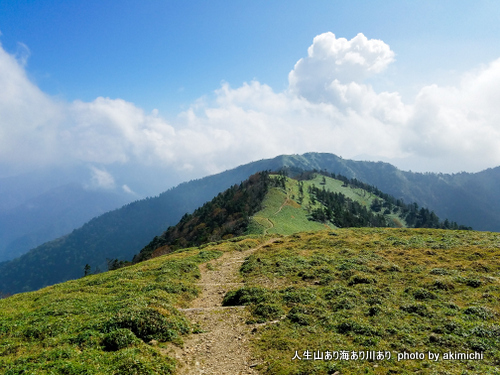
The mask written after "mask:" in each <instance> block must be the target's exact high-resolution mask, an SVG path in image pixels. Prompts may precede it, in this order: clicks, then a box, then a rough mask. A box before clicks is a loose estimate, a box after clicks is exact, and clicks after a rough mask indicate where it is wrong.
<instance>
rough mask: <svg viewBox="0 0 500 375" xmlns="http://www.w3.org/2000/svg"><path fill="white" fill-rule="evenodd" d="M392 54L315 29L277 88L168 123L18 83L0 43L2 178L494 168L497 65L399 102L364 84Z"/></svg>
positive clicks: (126, 106) (98, 180)
mask: <svg viewBox="0 0 500 375" xmlns="http://www.w3.org/2000/svg"><path fill="white" fill-rule="evenodd" d="M26 50H27V47H26ZM394 56H395V54H394V52H393V51H392V50H391V49H390V47H389V46H388V45H387V44H386V43H384V42H383V41H381V40H373V39H368V38H367V37H365V36H364V35H363V34H358V35H357V36H355V37H354V38H353V39H351V40H347V39H344V38H337V37H336V36H335V35H334V34H333V33H324V34H321V35H318V36H316V37H315V38H314V40H313V43H312V45H311V46H310V47H309V48H308V51H307V56H306V57H304V58H302V59H300V60H299V61H298V62H297V63H296V64H295V66H294V68H293V70H292V71H291V72H290V73H289V74H288V79H289V87H288V89H287V90H284V91H282V92H275V91H274V90H273V89H272V88H271V87H269V86H267V85H265V84H264V83H260V82H258V81H252V82H249V83H245V84H243V85H242V86H240V87H237V88H232V87H230V85H229V84H227V83H223V84H222V85H221V87H220V88H219V89H217V90H216V91H215V92H214V93H213V94H212V95H209V96H207V97H204V98H201V99H199V100H198V101H196V102H195V103H193V104H192V105H191V107H190V108H189V109H188V110H186V111H185V112H182V113H180V114H178V116H177V119H176V120H175V121H173V122H172V123H168V122H167V121H165V120H164V119H163V118H162V117H161V116H160V115H159V114H158V112H157V111H153V112H152V113H145V111H144V110H142V109H141V108H138V107H137V106H135V105H134V104H133V103H130V102H127V101H125V100H122V99H110V98H103V97H99V98H96V99H95V100H94V101H92V102H83V101H74V102H63V101H59V100H56V99H55V98H53V97H51V96H49V95H47V94H45V93H44V92H42V91H41V90H40V89H39V88H38V87H37V86H36V85H35V84H34V83H32V82H31V81H30V80H29V79H28V77H27V75H26V71H25V64H26V61H25V57H26V54H24V55H23V57H19V58H16V57H15V56H13V55H10V54H8V53H7V52H6V51H4V50H3V49H2V48H1V46H0V171H1V169H3V170H4V171H11V172H12V171H16V170H21V169H27V168H37V167H40V166H58V165H69V166H71V165H73V164H74V165H80V166H81V165H86V166H87V167H88V169H89V171H90V172H91V173H90V175H89V184H93V185H95V186H101V187H105V188H111V187H114V186H123V185H124V184H125V183H127V182H128V181H127V180H126V179H124V178H122V179H121V180H119V179H116V176H115V177H114V175H115V174H117V173H119V172H118V171H122V172H123V171H124V170H127V168H128V173H130V174H134V173H140V172H141V170H145V169H150V170H157V171H160V172H161V173H166V174H167V175H168V173H172V174H176V175H177V176H181V177H179V178H183V177H182V176H184V178H185V177H186V176H189V177H191V178H192V177H200V176H203V175H206V174H209V173H215V172H218V171H221V170H224V169H227V168H232V167H235V166H237V165H239V164H242V163H246V162H250V161H253V160H258V159H261V158H268V157H274V156H276V155H279V154H284V153H285V154H290V153H303V152H309V151H318V152H331V153H335V154H337V155H342V156H343V157H346V158H362V159H366V160H385V161H389V162H392V163H394V164H396V165H397V166H399V167H402V168H411V169H413V170H420V171H443V172H457V171H461V170H466V171H477V170H480V169H484V168H488V167H493V166H497V165H500V107H499V106H498V103H499V102H500V59H499V60H496V61H493V62H491V63H490V64H488V65H484V66H482V67H480V68H478V69H477V70H475V71H473V72H466V73H464V74H463V76H462V79H461V81H460V82H457V83H456V85H455V86H452V87H439V86H437V85H429V86H426V87H423V88H422V89H421V90H420V92H419V93H418V95H417V96H416V97H415V98H414V99H413V101H410V104H404V103H403V101H402V99H401V96H400V94H399V93H398V92H376V91H375V90H374V89H373V87H372V86H371V85H370V84H369V83H368V81H367V79H368V78H370V77H372V76H374V75H377V74H383V72H384V71H385V70H386V69H390V64H391V63H393V62H394V60H395V59H394ZM124 166H126V167H127V168H124ZM120 173H121V172H120ZM125 186H127V185H125ZM127 189H129V190H130V188H128V186H127ZM127 189H124V190H127Z"/></svg>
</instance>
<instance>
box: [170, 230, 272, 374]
mask: <svg viewBox="0 0 500 375" xmlns="http://www.w3.org/2000/svg"><path fill="white" fill-rule="evenodd" d="M275 240H276V239H270V240H268V241H267V242H265V243H263V244H261V245H259V246H257V247H255V248H252V249H248V250H245V251H241V252H240V251H231V252H226V253H224V254H223V255H222V256H221V257H220V258H219V259H215V260H212V261H210V262H208V263H204V264H201V265H200V272H201V278H200V281H199V283H197V284H198V286H200V287H201V289H202V292H201V294H200V295H199V297H198V298H197V299H195V300H194V301H193V302H192V304H191V307H190V308H187V309H179V310H180V311H183V312H184V313H185V314H186V316H187V318H188V319H189V320H190V321H191V322H192V323H193V324H199V326H200V328H201V330H202V331H203V333H199V334H192V335H190V336H188V337H186V338H185V340H184V346H183V348H180V347H178V346H174V345H171V346H170V347H169V349H168V350H167V351H166V354H167V355H169V356H172V357H174V358H175V359H176V360H177V362H178V368H177V374H179V375H191V374H214V375H215V374H217V375H223V374H227V375H238V374H258V372H257V371H256V370H254V369H253V367H255V366H256V365H257V364H258V363H259V362H258V361H257V360H256V359H255V358H252V356H251V353H250V347H249V341H250V339H251V337H252V333H251V330H252V328H253V326H252V325H248V324H246V323H245V321H246V320H248V318H249V313H248V311H246V309H245V307H244V306H231V307H223V306H222V300H223V298H224V295H225V294H226V293H227V292H228V291H229V290H231V289H236V288H238V287H240V286H243V285H244V284H243V283H242V277H241V276H240V275H239V268H240V266H241V264H242V263H243V262H244V261H245V258H246V257H248V256H249V255H250V254H252V253H253V252H254V251H256V250H258V249H260V248H261V247H263V246H265V245H268V244H270V243H272V242H274V241H275ZM207 265H208V267H207Z"/></svg>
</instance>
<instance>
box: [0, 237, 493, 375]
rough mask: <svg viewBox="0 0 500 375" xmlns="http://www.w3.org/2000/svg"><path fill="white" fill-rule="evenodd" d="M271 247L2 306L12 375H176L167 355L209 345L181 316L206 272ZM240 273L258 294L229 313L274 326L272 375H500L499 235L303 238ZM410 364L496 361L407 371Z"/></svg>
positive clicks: (260, 343) (2, 361) (227, 247)
mask: <svg viewBox="0 0 500 375" xmlns="http://www.w3.org/2000/svg"><path fill="white" fill-rule="evenodd" d="M267 238H269V236H255V235H254V236H248V237H244V238H237V239H232V240H228V241H222V242H219V243H212V244H207V245H202V246H200V247H198V248H190V249H185V250H181V251H178V252H175V253H172V254H169V255H166V256H161V257H157V258H154V259H152V260H149V261H145V262H142V263H139V264H137V265H134V266H130V267H126V268H123V269H119V270H116V271H111V272H107V273H103V274H100V275H93V276H88V277H84V278H81V279H79V280H74V281H69V282H66V283H63V284H59V285H55V286H52V287H48V288H45V289H42V290H40V291H37V292H30V293H24V294H18V295H15V296H12V297H9V298H6V299H4V300H0V373H4V374H117V375H118V374H171V373H175V361H174V360H173V359H171V358H168V357H165V356H164V355H163V354H162V351H163V348H164V346H165V343H167V342H169V341H174V342H180V341H181V340H182V339H183V337H185V336H186V335H190V334H194V333H196V330H197V327H193V326H192V325H191V324H190V323H189V322H188V321H187V320H186V319H185V318H184V316H183V314H182V312H179V311H178V310H177V308H178V307H187V306H189V302H190V301H191V300H192V299H194V298H195V296H196V295H197V294H198V292H199V290H198V288H197V286H196V285H195V282H196V281H197V279H198V277H199V269H198V264H200V263H203V262H207V261H209V260H210V259H213V258H217V257H219V256H220V255H221V254H222V252H225V251H239V250H242V249H248V248H253V247H256V246H257V245H258V244H259V243H263V242H265V241H266V240H267ZM240 272H241V274H242V275H243V277H244V280H245V283H246V284H247V286H246V287H244V288H239V289H238V288H235V289H233V290H232V291H230V292H228V293H227V294H226V297H225V303H226V304H227V305H242V304H243V305H247V306H248V309H249V310H250V311H251V313H252V314H253V318H252V319H251V321H250V322H253V323H255V322H259V323H265V324H264V325H261V326H258V327H256V330H254V334H253V348H254V349H253V350H254V351H255V353H254V357H255V358H260V360H259V366H257V370H259V371H260V373H262V374H296V375H298V374H328V373H334V372H336V371H340V373H341V374H358V373H367V374H388V373H397V374H410V373H421V374H495V373H498V368H499V366H500V325H499V324H498V317H499V316H500V315H499V314H500V307H499V304H498V300H499V298H500V281H499V280H500V234H497V233H484V232H475V231H447V230H433V229H406V228H404V229H392V228H351V229H328V230H324V231H313V232H301V233H295V234H292V235H289V236H285V237H281V238H280V239H279V240H277V241H276V242H274V243H271V244H268V245H266V246H265V247H263V248H261V249H260V250H258V251H257V252H255V253H254V254H253V255H252V256H250V257H249V258H247V260H246V261H245V263H243V265H242V266H241V270H240ZM151 340H157V341H159V344H158V345H157V346H155V345H148V344H147V343H149V342H150V341H151ZM306 350H309V351H310V352H311V353H312V352H313V351H320V352H322V353H323V355H324V354H325V353H326V352H327V351H330V352H332V353H334V352H339V351H341V350H345V351H349V353H352V352H353V351H354V352H357V353H359V352H361V351H383V352H386V351H388V352H390V353H391V359H390V360H380V361H367V360H351V361H346V360H316V361H313V360H311V361H308V360H297V359H295V360H292V358H293V357H294V355H295V351H297V354H298V355H299V356H300V357H304V352H305V351H306ZM405 351H406V352H412V353H414V352H416V351H418V352H420V353H428V352H429V351H431V352H432V353H440V354H441V355H442V354H443V353H445V352H448V351H451V352H455V351H457V352H464V353H466V352H475V351H477V352H482V354H483V359H481V360H468V361H465V360H463V361H459V360H442V359H441V360H439V361H429V360H428V359H427V358H426V359H424V360H402V361H397V359H396V358H397V357H396V356H397V353H403V352H405ZM334 355H335V353H334ZM426 355H427V354H426Z"/></svg>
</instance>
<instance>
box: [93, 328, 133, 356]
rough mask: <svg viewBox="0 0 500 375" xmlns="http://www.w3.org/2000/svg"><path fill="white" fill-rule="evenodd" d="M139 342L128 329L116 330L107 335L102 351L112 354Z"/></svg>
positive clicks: (103, 341)
mask: <svg viewBox="0 0 500 375" xmlns="http://www.w3.org/2000/svg"><path fill="white" fill-rule="evenodd" d="M138 342H140V340H139V339H138V338H137V337H136V336H135V335H134V333H133V332H132V331H131V330H130V329H128V328H118V329H117V330H115V331H111V332H109V333H107V334H106V335H105V336H104V338H103V340H102V345H103V346H104V349H105V350H107V351H110V352H114V351H117V350H120V349H123V348H126V347H128V346H131V345H134V344H137V343H138Z"/></svg>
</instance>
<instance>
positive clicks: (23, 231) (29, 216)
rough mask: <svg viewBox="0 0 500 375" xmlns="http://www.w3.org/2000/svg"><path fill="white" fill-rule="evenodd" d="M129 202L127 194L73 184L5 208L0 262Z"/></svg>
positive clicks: (1, 218)
mask: <svg viewBox="0 0 500 375" xmlns="http://www.w3.org/2000/svg"><path fill="white" fill-rule="evenodd" d="M128 202H130V195H128V194H124V193H122V194H117V193H116V192H108V191H105V190H89V189H85V188H83V187H82V186H81V185H79V184H76V183H73V184H66V185H63V186H58V187H55V188H52V189H50V190H48V191H46V192H44V193H42V194H40V195H37V196H34V197H32V198H30V199H28V200H26V201H24V202H23V203H22V204H19V205H18V206H16V207H13V208H9V209H4V210H2V211H1V212H0V262H1V261H5V260H10V259H13V258H16V257H19V256H20V255H22V254H24V253H26V252H27V251H29V250H30V249H33V248H34V247H36V246H38V245H41V244H43V243H44V242H47V241H50V240H53V239H55V238H58V237H60V236H62V235H65V234H67V233H69V232H70V231H72V230H73V229H75V228H78V227H80V226H82V225H83V224H85V223H86V222H87V221H89V220H90V219H92V218H93V217H96V216H99V215H102V214H104V213H105V212H107V211H110V210H112V209H116V208H117V207H120V206H123V205H124V204H126V203H128Z"/></svg>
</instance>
